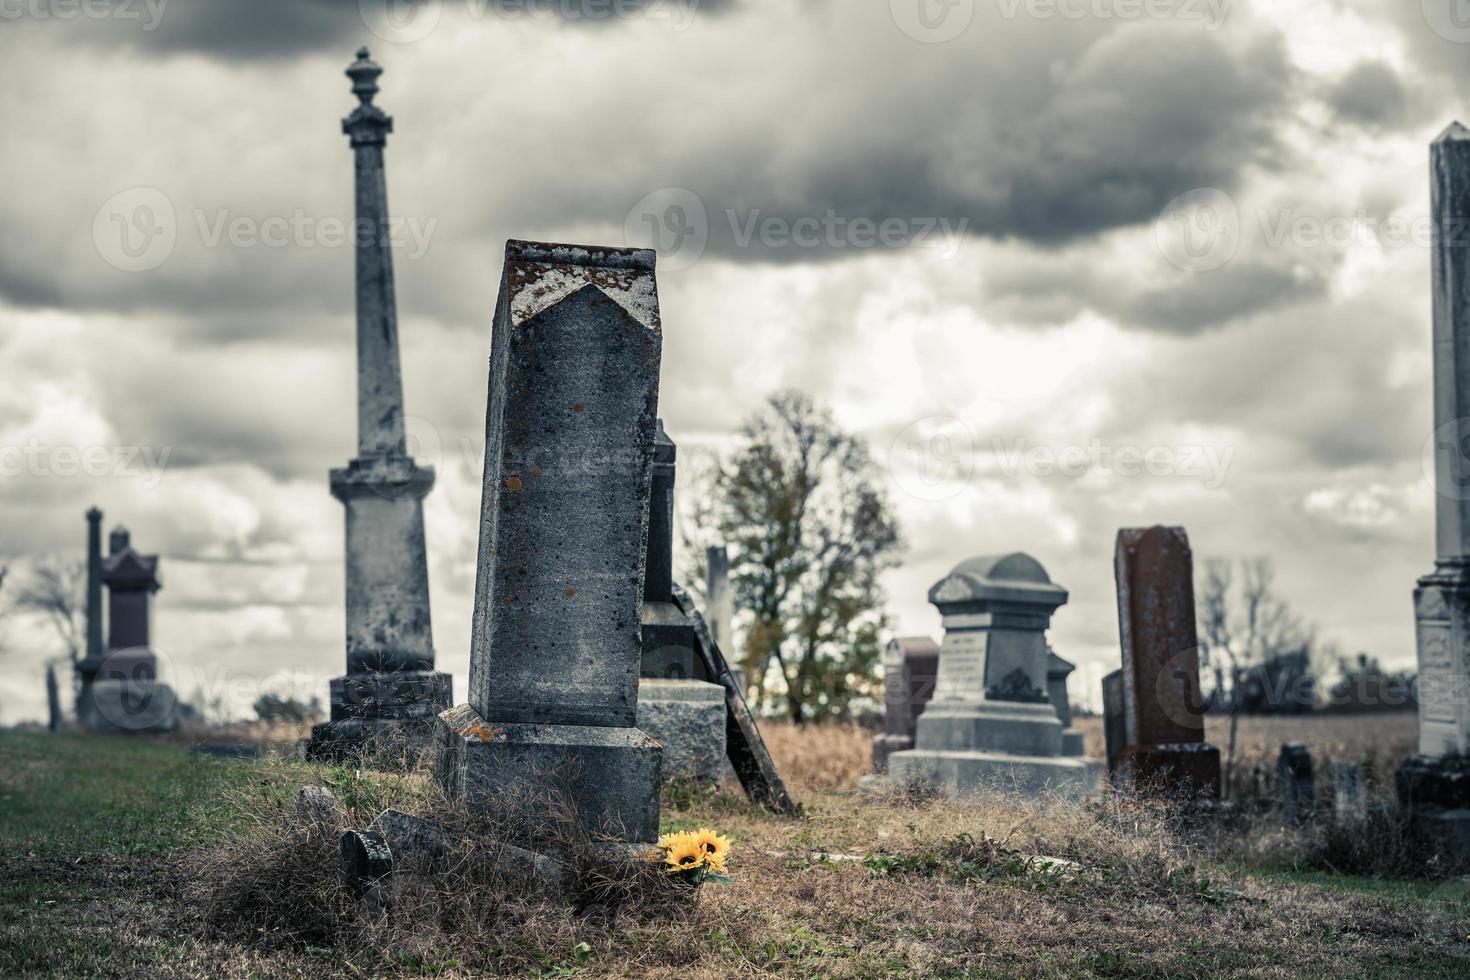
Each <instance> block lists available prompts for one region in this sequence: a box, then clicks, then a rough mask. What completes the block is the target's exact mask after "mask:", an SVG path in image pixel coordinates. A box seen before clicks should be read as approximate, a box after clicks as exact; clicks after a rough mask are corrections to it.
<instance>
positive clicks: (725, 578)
mask: <svg viewBox="0 0 1470 980" xmlns="http://www.w3.org/2000/svg"><path fill="white" fill-rule="evenodd" d="M704 554H705V561H706V568H707V571H706V587H705V596H706V597H707V602H708V608H709V616H708V623H709V632H710V638H711V639H713V640H714V641H715V642H716V643H719V644H722V645H724V646H730V645H731V644H733V643H734V642H735V637H734V635H732V634H731V632H730V621H731V620H732V619H733V618H734V616H735V594H734V592H732V591H731V589H730V555H729V552H727V551H726V550H725V546H724V545H717V546H715V547H711V548H706V549H705V552H704Z"/></svg>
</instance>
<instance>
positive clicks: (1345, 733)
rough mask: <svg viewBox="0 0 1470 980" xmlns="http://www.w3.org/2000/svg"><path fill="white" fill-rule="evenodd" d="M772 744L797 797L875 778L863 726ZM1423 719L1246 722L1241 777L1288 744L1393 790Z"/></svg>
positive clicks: (1091, 722)
mask: <svg viewBox="0 0 1470 980" xmlns="http://www.w3.org/2000/svg"><path fill="white" fill-rule="evenodd" d="M1229 726H1230V720H1229V719H1228V718H1220V717H1211V718H1209V719H1208V721H1207V723H1206V736H1207V737H1208V738H1209V740H1210V741H1211V742H1213V743H1214V744H1215V745H1216V746H1218V747H1219V749H1220V753H1221V758H1222V759H1223V758H1224V753H1225V747H1226V744H1227V742H1228V740H1229V735H1230V730H1229ZM1076 727H1077V728H1079V729H1080V730H1081V731H1082V733H1083V737H1084V739H1085V740H1086V746H1087V754H1088V755H1090V756H1092V757H1093V758H1095V759H1101V758H1103V757H1104V750H1103V731H1102V718H1101V717H1099V716H1091V717H1080V718H1078V719H1077V720H1076ZM761 731H762V732H763V733H764V734H765V737H766V744H767V745H768V746H769V747H770V750H771V754H772V755H773V756H774V757H775V758H776V762H777V764H778V765H779V767H780V769H781V772H782V774H783V775H784V776H785V777H786V780H787V782H788V783H789V784H790V785H791V787H792V789H793V790H794V791H798V792H804V791H810V790H850V789H856V788H857V783H858V777H860V776H863V775H865V774H866V773H868V772H870V771H872V760H873V752H872V734H873V733H872V732H869V731H867V730H865V729H863V728H861V727H859V726H857V725H832V726H825V727H822V728H807V729H798V728H796V727H795V726H794V725H791V724H789V723H787V722H771V721H768V722H765V723H763V724H762V725H761ZM1418 738H1419V729H1418V720H1417V716H1416V715H1415V714H1414V713H1413V712H1412V711H1395V712H1385V713H1382V714H1363V715H1298V716H1281V717H1259V718H1254V717H1243V718H1241V720H1240V730H1239V732H1238V733H1237V736H1236V747H1235V758H1236V766H1237V769H1238V770H1240V771H1241V773H1242V775H1244V774H1246V773H1251V772H1252V771H1253V770H1255V769H1256V768H1257V767H1259V768H1260V769H1261V770H1263V771H1264V773H1265V775H1266V778H1267V779H1268V780H1269V779H1273V778H1274V774H1275V772H1276V757H1277V755H1278V754H1279V753H1280V751H1281V743H1282V742H1292V741H1296V742H1305V743H1306V744H1307V747H1308V748H1309V749H1311V751H1312V757H1313V760H1314V762H1315V765H1316V767H1317V771H1318V773H1319V774H1325V773H1326V772H1327V771H1328V769H1327V765H1328V763H1330V762H1364V763H1367V764H1368V766H1369V772H1370V777H1372V778H1373V780H1374V782H1376V783H1380V784H1385V785H1386V784H1391V783H1392V781H1393V773H1394V770H1395V769H1397V768H1398V765H1399V763H1400V762H1402V761H1403V760H1404V759H1406V758H1408V757H1409V756H1411V755H1413V754H1414V751H1415V748H1416V746H1417V743H1418Z"/></svg>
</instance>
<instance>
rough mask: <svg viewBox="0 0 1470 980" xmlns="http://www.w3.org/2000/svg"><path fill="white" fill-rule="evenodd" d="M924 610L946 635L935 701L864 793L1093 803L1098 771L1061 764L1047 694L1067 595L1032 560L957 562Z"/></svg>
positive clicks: (1057, 728) (1070, 759)
mask: <svg viewBox="0 0 1470 980" xmlns="http://www.w3.org/2000/svg"><path fill="white" fill-rule="evenodd" d="M929 601H930V602H931V603H932V604H933V605H935V606H936V607H937V608H938V609H939V612H940V614H941V616H942V617H943V625H944V630H945V633H944V640H943V643H942V644H941V647H940V655H939V674H938V679H937V682H936V686H935V692H934V697H933V699H932V700H930V702H929V704H928V706H927V707H926V708H925V709H924V713H923V714H922V715H920V716H919V718H918V721H917V725H916V733H915V742H916V745H915V747H914V748H913V749H912V750H909V751H905V752H897V753H894V754H893V755H891V756H889V758H888V777H887V780H886V782H884V783H882V784H880V783H878V782H877V781H875V780H870V781H869V782H868V783H867V784H866V788H869V789H878V788H879V787H880V786H886V787H887V788H889V789H904V788H909V787H916V786H918V787H924V788H926V789H927V790H928V791H930V792H936V793H938V794H939V795H942V796H954V797H964V796H970V795H974V794H977V793H981V792H986V791H1003V792H1014V793H1020V794H1025V795H1036V794H1045V793H1050V794H1056V795H1058V796H1062V797H1067V798H1072V799H1080V798H1082V797H1086V796H1090V795H1093V794H1095V793H1097V792H1098V787H1099V781H1100V767H1099V765H1098V764H1097V762H1096V761H1094V760H1092V759H1086V758H1080V757H1077V756H1066V755H1063V739H1062V731H1063V729H1064V726H1063V724H1062V721H1061V719H1060V718H1059V717H1058V716H1057V711H1056V708H1055V707H1053V705H1052V703H1051V700H1050V698H1049V697H1048V695H1047V693H1046V685H1047V676H1046V674H1047V646H1046V628H1047V626H1048V624H1049V623H1050V620H1051V615H1052V613H1053V612H1054V611H1055V610H1056V609H1057V607H1059V606H1061V605H1062V604H1063V603H1065V602H1066V601H1067V592H1066V590H1065V589H1063V588H1061V587H1059V586H1057V585H1055V584H1053V583H1052V581H1051V579H1050V578H1049V577H1048V576H1047V574H1046V570H1045V569H1044V568H1042V566H1041V564H1040V563H1039V562H1037V561H1036V560H1035V559H1034V558H1032V557H1030V556H1029V555H1025V554H1020V553H1013V554H1009V555H996V556H987V557H982V558H974V559H971V560H969V561H966V562H962V563H961V564H959V565H958V566H956V567H955V569H954V570H953V571H952V572H950V573H949V575H947V576H945V578H943V579H942V580H940V581H939V582H938V583H937V584H936V585H935V586H934V587H933V588H932V589H930V590H929Z"/></svg>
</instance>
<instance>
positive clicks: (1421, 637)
mask: <svg viewBox="0 0 1470 980" xmlns="http://www.w3.org/2000/svg"><path fill="white" fill-rule="evenodd" d="M1430 212H1431V214H1432V216H1433V221H1434V247H1433V251H1432V252H1431V259H1430V265H1431V270H1432V273H1433V280H1432V291H1433V318H1434V327H1433V336H1434V347H1433V349H1434V426H1435V431H1434V436H1433V440H1434V460H1435V466H1434V485H1435V491H1436V492H1435V498H1434V504H1435V506H1434V517H1435V521H1434V524H1435V549H1436V552H1437V556H1436V561H1435V567H1434V571H1433V572H1431V573H1430V574H1429V575H1426V576H1425V577H1423V578H1421V579H1420V580H1419V582H1418V588H1417V589H1415V590H1414V619H1415V625H1416V639H1417V647H1418V654H1419V685H1418V690H1419V754H1418V755H1416V756H1414V757H1413V758H1411V759H1409V760H1408V761H1407V762H1405V763H1404V765H1403V766H1402V767H1400V769H1399V771H1398V774H1397V778H1396V780H1395V782H1396V786H1397V790H1398V795H1399V798H1400V800H1401V801H1403V802H1404V803H1405V804H1407V805H1408V806H1409V807H1410V809H1411V811H1412V812H1413V813H1415V814H1416V820H1427V821H1429V822H1430V826H1429V827H1428V830H1429V831H1430V836H1432V837H1439V838H1443V839H1444V840H1446V841H1448V842H1449V843H1450V846H1451V847H1452V849H1453V850H1455V851H1456V852H1458V854H1459V855H1460V856H1462V857H1465V858H1467V859H1470V129H1466V128H1465V127H1464V126H1462V125H1460V124H1459V123H1452V124H1451V125H1450V126H1449V128H1448V129H1446V130H1445V131H1444V132H1443V133H1441V134H1440V136H1439V138H1438V139H1436V140H1435V141H1434V143H1433V145H1432V146H1431V147H1430Z"/></svg>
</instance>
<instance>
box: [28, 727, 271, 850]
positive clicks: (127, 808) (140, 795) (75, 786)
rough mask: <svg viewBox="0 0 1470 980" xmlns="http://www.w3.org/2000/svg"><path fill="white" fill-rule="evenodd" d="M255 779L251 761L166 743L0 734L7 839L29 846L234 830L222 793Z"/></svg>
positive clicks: (195, 839) (143, 843)
mask: <svg viewBox="0 0 1470 980" xmlns="http://www.w3.org/2000/svg"><path fill="white" fill-rule="evenodd" d="M258 778H259V771H258V769H257V767H256V766H254V765H253V764H252V763H250V762H249V761H239V760H230V759H214V758H209V757H206V756H195V755H190V754H189V752H188V751H187V750H186V749H183V748H181V747H180V746H178V745H170V744H167V743H161V742H154V741H149V740H144V739H129V738H125V737H104V736H97V735H82V734H60V735H50V734H41V733H9V732H7V733H0V846H3V847H4V849H5V850H6V852H8V853H10V854H22V855H23V854H26V853H35V854H38V855H47V854H70V855H98V854H110V855H124V856H136V855H146V854H159V853H164V852H167V851H172V850H176V849H178V848H181V847H186V846H190V845H192V844H196V843H199V842H201V841H204V840H208V839H210V838H211V837H214V836H216V835H217V834H218V833H220V832H221V831H222V830H225V829H227V828H228V826H229V821H230V812H231V811H230V809H229V808H228V807H226V806H224V805H223V804H222V802H221V796H222V795H223V794H225V793H226V791H228V790H230V789H232V788H233V789H242V788H245V787H247V786H248V785H249V784H250V782H251V781H252V780H253V779H258ZM282 791H283V792H284V790H282Z"/></svg>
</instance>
